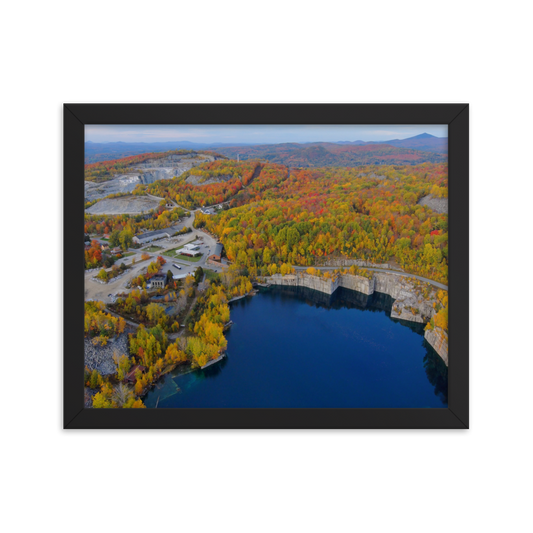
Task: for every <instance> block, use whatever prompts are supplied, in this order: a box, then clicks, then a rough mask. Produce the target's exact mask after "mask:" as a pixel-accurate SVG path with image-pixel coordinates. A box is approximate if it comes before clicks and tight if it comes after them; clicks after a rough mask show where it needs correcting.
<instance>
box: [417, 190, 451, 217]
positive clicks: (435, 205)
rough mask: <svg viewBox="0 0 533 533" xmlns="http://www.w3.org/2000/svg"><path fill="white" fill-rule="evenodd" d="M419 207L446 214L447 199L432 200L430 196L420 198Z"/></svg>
mask: <svg viewBox="0 0 533 533" xmlns="http://www.w3.org/2000/svg"><path fill="white" fill-rule="evenodd" d="M418 203H419V204H420V205H427V206H428V207H429V208H430V209H433V211H435V212H436V213H448V198H433V196H432V195H431V194H428V195H427V196H424V197H423V198H420V201H419V202H418Z"/></svg>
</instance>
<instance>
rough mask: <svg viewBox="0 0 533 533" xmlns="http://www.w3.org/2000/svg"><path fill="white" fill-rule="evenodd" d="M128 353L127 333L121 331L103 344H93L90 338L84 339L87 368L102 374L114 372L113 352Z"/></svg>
mask: <svg viewBox="0 0 533 533" xmlns="http://www.w3.org/2000/svg"><path fill="white" fill-rule="evenodd" d="M115 350H116V351H117V352H118V354H119V355H122V354H125V355H128V335H127V333H123V334H122V335H119V336H118V337H116V338H115V339H111V341H110V342H108V343H107V344H106V345H105V346H94V345H93V343H92V342H91V339H87V338H86V339H85V366H87V368H88V369H89V370H94V369H95V368H96V370H98V372H100V374H102V376H105V375H108V374H114V373H115V371H116V366H115V363H114V361H113V353H114V351H115Z"/></svg>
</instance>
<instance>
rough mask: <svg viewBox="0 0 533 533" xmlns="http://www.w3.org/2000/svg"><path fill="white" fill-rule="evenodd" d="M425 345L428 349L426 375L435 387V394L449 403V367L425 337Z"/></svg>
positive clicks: (425, 365) (425, 359)
mask: <svg viewBox="0 0 533 533" xmlns="http://www.w3.org/2000/svg"><path fill="white" fill-rule="evenodd" d="M424 347H425V348H426V350H427V353H426V356H425V357H424V369H425V371H426V376H427V377H428V380H429V382H430V383H431V384H432V385H433V387H435V396H437V397H438V398H440V399H441V401H442V403H443V404H446V405H448V367H447V366H446V365H445V363H444V361H443V360H442V357H441V356H440V355H439V354H438V353H437V352H436V351H435V350H434V348H433V346H431V344H429V342H428V341H427V340H426V339H424Z"/></svg>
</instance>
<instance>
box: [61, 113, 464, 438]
mask: <svg viewBox="0 0 533 533" xmlns="http://www.w3.org/2000/svg"><path fill="white" fill-rule="evenodd" d="M468 149H469V146H468V105H467V104H65V106H64V192H65V194H64V279H65V281H64V427H65V428H68V429H77V428H280V429H281V428H468V423H469V422H468V379H469V375H468V371H469V367H468V342H469V337H468V327H469V326H468V309H469V307H468V272H469V270H468V259H469V253H468V228H469V221H468V195H469V187H468V171H469V169H468V165H469V160H468V157H469V156H468ZM82 237H83V241H82ZM82 242H83V243H84V244H83V248H82Z"/></svg>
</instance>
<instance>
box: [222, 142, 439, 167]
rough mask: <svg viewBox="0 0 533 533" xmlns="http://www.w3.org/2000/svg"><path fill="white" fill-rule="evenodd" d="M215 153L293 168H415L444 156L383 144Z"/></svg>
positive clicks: (267, 147) (288, 146) (239, 149)
mask: <svg viewBox="0 0 533 533" xmlns="http://www.w3.org/2000/svg"><path fill="white" fill-rule="evenodd" d="M217 152H218V153H220V154H222V155H225V156H227V157H230V158H232V159H235V158H237V155H238V156H239V157H240V159H241V160H245V159H266V160H267V161H271V162H272V163H281V164H284V165H287V166H292V167H325V166H339V167H353V166H358V165H414V164H419V163H443V162H446V160H447V158H446V156H445V155H444V154H441V153H435V152H423V151H420V150H412V149H408V148H401V147H398V146H391V145H390V144H382V143H375V144H373V143H365V144H364V145H354V144H347V143H307V144H298V143H283V144H263V145H252V146H231V147H217Z"/></svg>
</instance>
